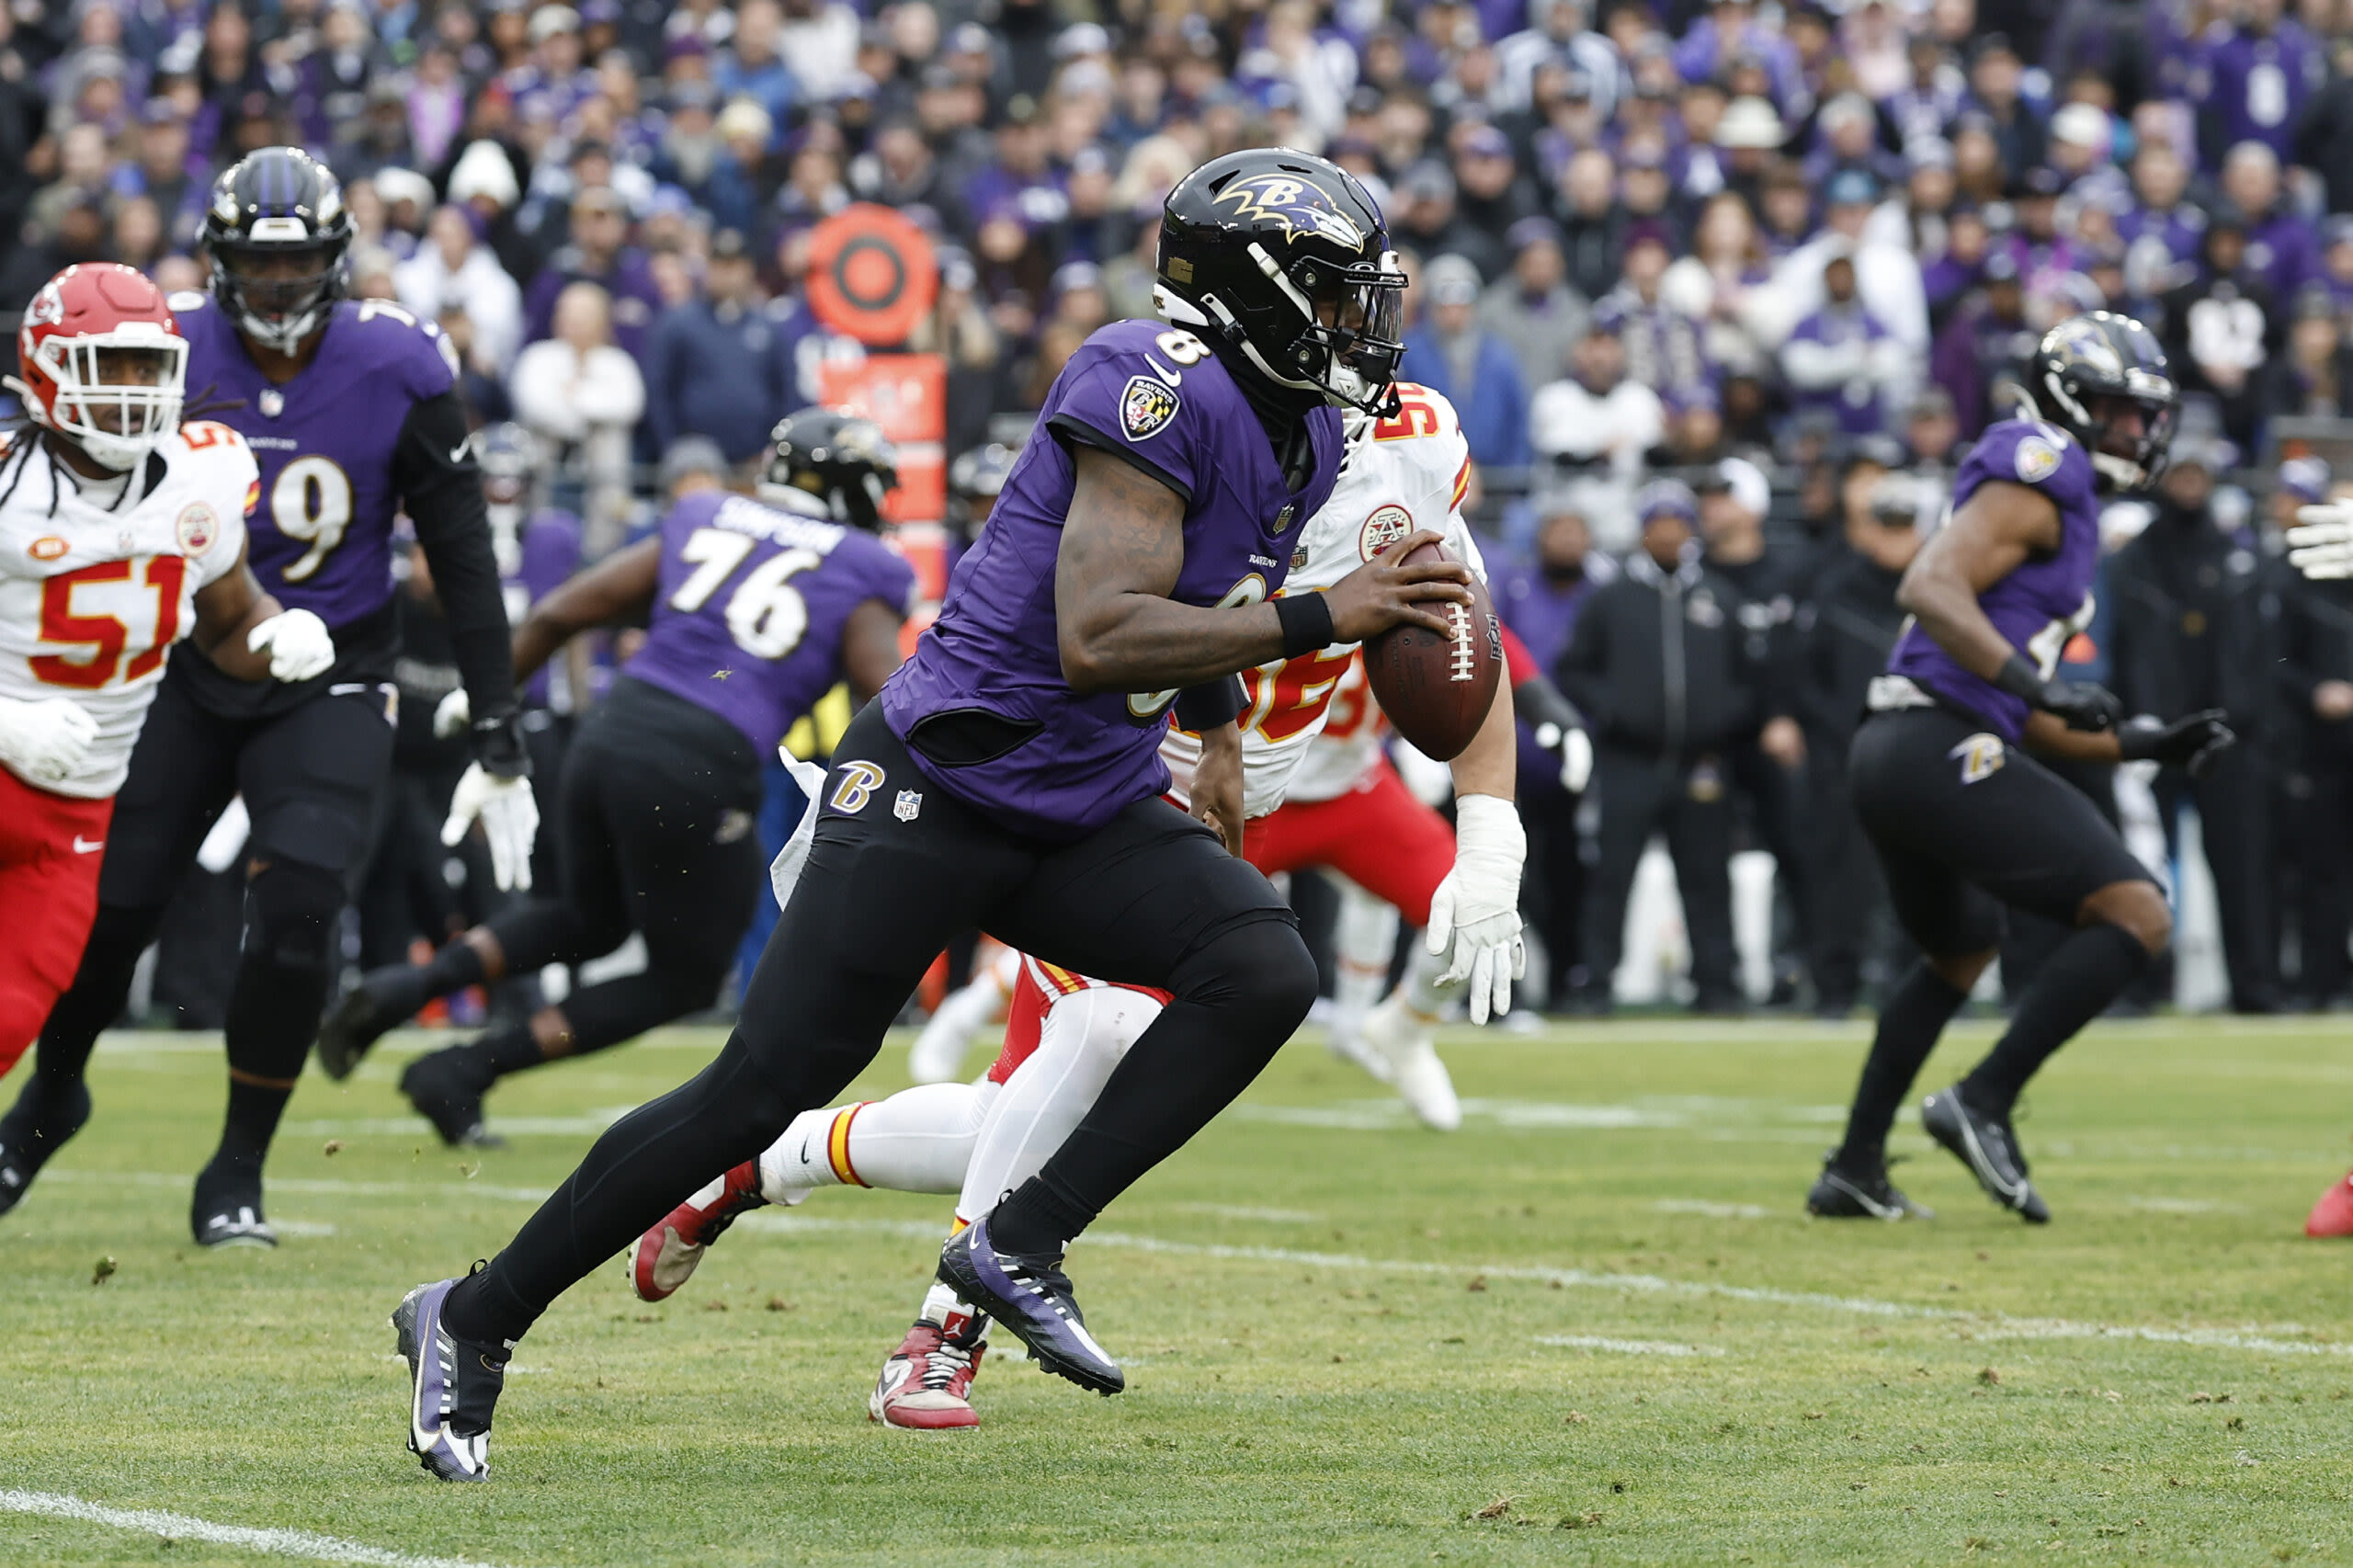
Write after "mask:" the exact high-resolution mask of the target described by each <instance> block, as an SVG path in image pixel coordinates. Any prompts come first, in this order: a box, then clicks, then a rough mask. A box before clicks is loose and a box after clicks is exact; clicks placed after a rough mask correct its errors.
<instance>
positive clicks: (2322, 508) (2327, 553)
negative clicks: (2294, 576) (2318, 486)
mask: <svg viewBox="0 0 2353 1568" xmlns="http://www.w3.org/2000/svg"><path fill="white" fill-rule="evenodd" d="M2296 522H2297V524H2298V526H2297V527H2295V528H2290V529H2289V530H2288V545H2289V550H2288V561H2289V562H2290V564H2291V565H2293V566H2294V567H2295V568H2296V570H2297V571H2299V572H2302V574H2304V575H2305V576H2307V577H2353V502H2347V501H2324V502H2322V503H2321V504H2319V505H2318V506H2299V507H2297V508H2296Z"/></svg>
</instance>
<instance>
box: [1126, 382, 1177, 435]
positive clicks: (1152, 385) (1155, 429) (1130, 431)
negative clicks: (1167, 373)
mask: <svg viewBox="0 0 2353 1568" xmlns="http://www.w3.org/2000/svg"><path fill="white" fill-rule="evenodd" d="M1183 406H1184V404H1183V403H1181V402H1179V401H1178V399H1177V396H1176V389H1175V388H1174V387H1171V386H1168V385H1167V384H1166V383H1165V382H1163V381H1160V380H1158V379H1157V378H1155V377H1153V376H1131V377H1129V378H1128V387H1127V390H1126V391H1125V392H1121V393H1120V433H1121V434H1122V435H1124V436H1126V437H1127V438H1128V439H1129V440H1131V441H1149V440H1151V439H1152V438H1153V437H1154V436H1157V435H1159V434H1160V433H1161V432H1162V431H1163V430H1165V429H1167V428H1168V426H1169V424H1170V422H1171V421H1173V420H1174V419H1175V418H1176V411H1177V410H1178V409H1179V408H1182V407H1183Z"/></svg>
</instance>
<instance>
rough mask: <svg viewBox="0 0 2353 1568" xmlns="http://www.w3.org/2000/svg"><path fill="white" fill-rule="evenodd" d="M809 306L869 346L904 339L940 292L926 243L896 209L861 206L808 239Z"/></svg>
mask: <svg viewBox="0 0 2353 1568" xmlns="http://www.w3.org/2000/svg"><path fill="white" fill-rule="evenodd" d="M807 288H808V291H809V308H810V310H812V311H813V312H815V313H816V317H817V319H818V320H819V321H821V322H823V323H824V324H826V325H827V326H829V327H831V328H833V329H834V330H835V332H838V333H842V334H844V335H847V336H850V337H855V338H857V339H858V341H859V342H860V343H863V344H865V345H866V346H867V347H870V348H891V347H897V346H898V345H899V344H902V343H904V342H905V341H906V340H907V335H908V334H909V333H911V332H913V331H915V324H916V323H917V322H919V321H921V320H922V319H923V316H924V312H926V311H928V310H930V309H931V302H932V301H933V299H935V298H936V297H937V296H938V292H939V262H938V257H937V256H934V255H933V253H932V248H931V237H930V236H929V235H927V234H926V233H924V232H923V231H922V230H921V229H918V228H916V227H915V224H914V223H913V222H909V221H908V220H907V218H906V217H905V216H904V215H903V214H901V213H900V212H899V211H898V210H896V209H893V208H889V207H878V206H876V205H875V204H874V203H872V202H870V201H861V202H859V203H858V204H857V205H856V206H854V207H846V208H844V209H843V210H841V211H839V212H836V213H835V214H834V215H833V216H832V217H830V218H828V219H826V220H825V221H824V222H822V223H820V224H818V225H817V227H816V228H815V229H814V230H813V231H812V232H811V233H810V236H809V273H808V282H807Z"/></svg>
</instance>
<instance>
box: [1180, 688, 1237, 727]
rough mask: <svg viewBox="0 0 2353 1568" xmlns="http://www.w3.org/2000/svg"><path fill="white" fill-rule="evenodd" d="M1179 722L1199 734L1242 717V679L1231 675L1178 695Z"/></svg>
mask: <svg viewBox="0 0 2353 1568" xmlns="http://www.w3.org/2000/svg"><path fill="white" fill-rule="evenodd" d="M1240 717H1242V677H1241V676H1226V677H1225V678H1224V679H1223V680H1218V681H1211V682H1210V683H1209V684H1208V685H1206V686H1188V687H1186V688H1185V689H1184V690H1182V691H1180V692H1178V693H1177V694H1176V722H1178V723H1179V724H1182V725H1184V726H1185V728H1187V729H1188V730H1190V731H1192V732H1193V733H1195V734H1197V735H1198V734H1199V733H1202V732H1203V731H1205V730H1214V729H1216V728H1217V727H1218V726H1219V725H1220V724H1231V723H1233V722H1234V721H1235V720H1236V719H1239V718H1240Z"/></svg>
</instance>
